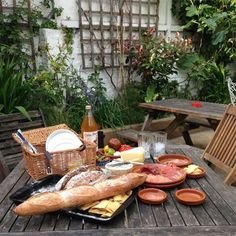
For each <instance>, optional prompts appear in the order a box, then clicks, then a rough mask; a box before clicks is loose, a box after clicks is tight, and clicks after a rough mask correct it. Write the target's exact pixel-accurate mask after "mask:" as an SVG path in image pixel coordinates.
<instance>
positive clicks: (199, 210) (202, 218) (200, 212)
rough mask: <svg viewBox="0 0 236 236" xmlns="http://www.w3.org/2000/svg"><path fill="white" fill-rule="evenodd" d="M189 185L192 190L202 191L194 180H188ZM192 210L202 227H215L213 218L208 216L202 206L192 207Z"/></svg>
mask: <svg viewBox="0 0 236 236" xmlns="http://www.w3.org/2000/svg"><path fill="white" fill-rule="evenodd" d="M187 183H188V185H189V187H190V188H194V189H199V190H202V189H201V187H200V185H199V184H198V182H197V181H196V180H194V179H187ZM191 210H192V212H193V214H194V215H195V217H196V218H197V220H198V222H199V223H200V225H203V226H209V225H215V224H214V222H213V221H212V218H211V216H210V215H209V214H208V212H207V211H206V209H205V208H204V207H203V206H202V205H200V206H192V207H191Z"/></svg>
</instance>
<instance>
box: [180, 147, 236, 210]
mask: <svg viewBox="0 0 236 236" xmlns="http://www.w3.org/2000/svg"><path fill="white" fill-rule="evenodd" d="M181 150H183V152H184V154H185V155H187V156H190V157H192V158H193V160H194V162H195V163H196V164H197V165H199V166H202V167H203V168H205V169H206V172H207V173H206V178H205V180H206V181H207V182H208V183H210V184H211V185H212V186H214V189H215V191H216V192H218V193H219V194H220V196H221V197H222V199H224V200H225V201H226V202H227V203H228V204H229V205H230V207H231V208H232V209H233V210H234V212H235V213H236V201H232V199H235V193H234V192H233V191H232V190H231V188H229V187H228V186H226V185H224V183H223V181H222V179H221V178H220V176H219V175H218V174H216V173H215V172H214V171H213V170H212V169H211V168H210V167H209V166H208V165H207V163H205V162H204V161H203V160H202V159H201V158H200V157H201V156H202V153H203V150H201V149H198V148H194V147H192V148H189V146H187V145H185V147H184V146H183V147H182V148H181Z"/></svg>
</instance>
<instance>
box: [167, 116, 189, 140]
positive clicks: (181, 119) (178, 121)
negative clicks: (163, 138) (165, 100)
mask: <svg viewBox="0 0 236 236" xmlns="http://www.w3.org/2000/svg"><path fill="white" fill-rule="evenodd" d="M186 117H187V115H184V114H175V119H174V120H173V121H172V122H171V123H170V124H169V125H168V127H167V128H166V129H165V131H166V132H167V135H168V136H170V134H171V133H173V132H174V130H175V129H176V128H177V127H178V126H179V125H181V124H183V123H184V120H185V118H186Z"/></svg>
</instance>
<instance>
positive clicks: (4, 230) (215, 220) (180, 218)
mask: <svg viewBox="0 0 236 236" xmlns="http://www.w3.org/2000/svg"><path fill="white" fill-rule="evenodd" d="M167 153H182V154H185V155H188V156H189V157H191V158H192V159H193V162H194V163H195V164H197V165H199V166H203V167H204V168H205V169H206V172H207V173H206V176H205V177H203V178H200V179H187V180H186V181H185V182H184V183H183V184H181V185H179V186H177V187H175V188H172V189H165V191H166V192H167V194H168V200H167V201H166V202H165V203H163V204H161V205H147V204H143V203H142V202H140V201H139V200H138V199H137V198H135V201H134V202H133V203H132V204H131V205H130V206H129V207H128V208H127V209H126V210H125V211H124V212H123V213H121V214H120V215H118V216H117V217H116V218H114V219H113V220H112V221H111V222H109V223H108V224H97V223H90V222H87V221H84V220H83V219H77V218H72V217H69V216H67V215H63V214H62V213H60V212H55V213H50V214H44V215H37V216H31V217H22V216H17V215H15V214H14V213H13V212H12V209H13V208H14V206H15V204H14V203H13V202H12V201H11V200H10V199H9V196H10V195H11V194H12V193H14V192H15V191H16V190H17V189H19V188H21V187H23V186H24V185H25V184H26V183H28V182H30V181H32V180H31V179H30V177H29V175H28V174H27V173H26V171H25V169H24V166H23V162H20V163H19V164H18V166H17V167H16V168H15V169H14V170H13V172H11V173H10V175H9V176H8V177H7V178H6V179H5V180H4V181H3V182H2V183H1V188H0V202H1V203H0V235H35V236H37V235H71V236H72V235H97V236H99V235H164V236H165V235H178V236H180V235H181V236H187V235H188V236H189V235H199V236H200V235H206V234H207V235H209V236H211V235H212V236H213V235H214V236H216V235H236V200H235V199H236V198H235V193H234V192H233V191H232V189H231V188H232V187H227V186H225V185H224V184H223V181H222V180H221V179H220V178H219V176H218V175H217V174H216V173H215V172H214V171H213V170H212V169H211V168H210V167H208V166H207V165H206V163H205V162H204V161H203V160H202V159H200V158H199V157H200V156H201V154H202V150H200V149H197V148H194V147H191V146H187V145H168V146H167ZM141 188H142V187H141ZM181 188H196V189H201V190H203V191H204V192H205V194H206V196H207V197H206V201H205V202H204V203H203V204H202V205H199V206H186V205H182V204H180V203H179V202H177V201H176V199H175V196H174V194H175V191H176V190H177V189H181ZM48 200H49V201H50V199H48Z"/></svg>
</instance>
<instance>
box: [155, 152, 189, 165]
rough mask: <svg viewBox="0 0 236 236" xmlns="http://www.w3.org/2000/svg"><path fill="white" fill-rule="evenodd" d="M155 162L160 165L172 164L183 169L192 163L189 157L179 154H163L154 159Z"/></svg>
mask: <svg viewBox="0 0 236 236" xmlns="http://www.w3.org/2000/svg"><path fill="white" fill-rule="evenodd" d="M156 161H157V162H159V163H162V164H168V163H172V164H175V165H176V166H179V167H185V166H188V165H190V164H191V163H192V159H191V158H190V157H187V156H184V155H181V154H163V155H161V156H159V157H158V158H156Z"/></svg>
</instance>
